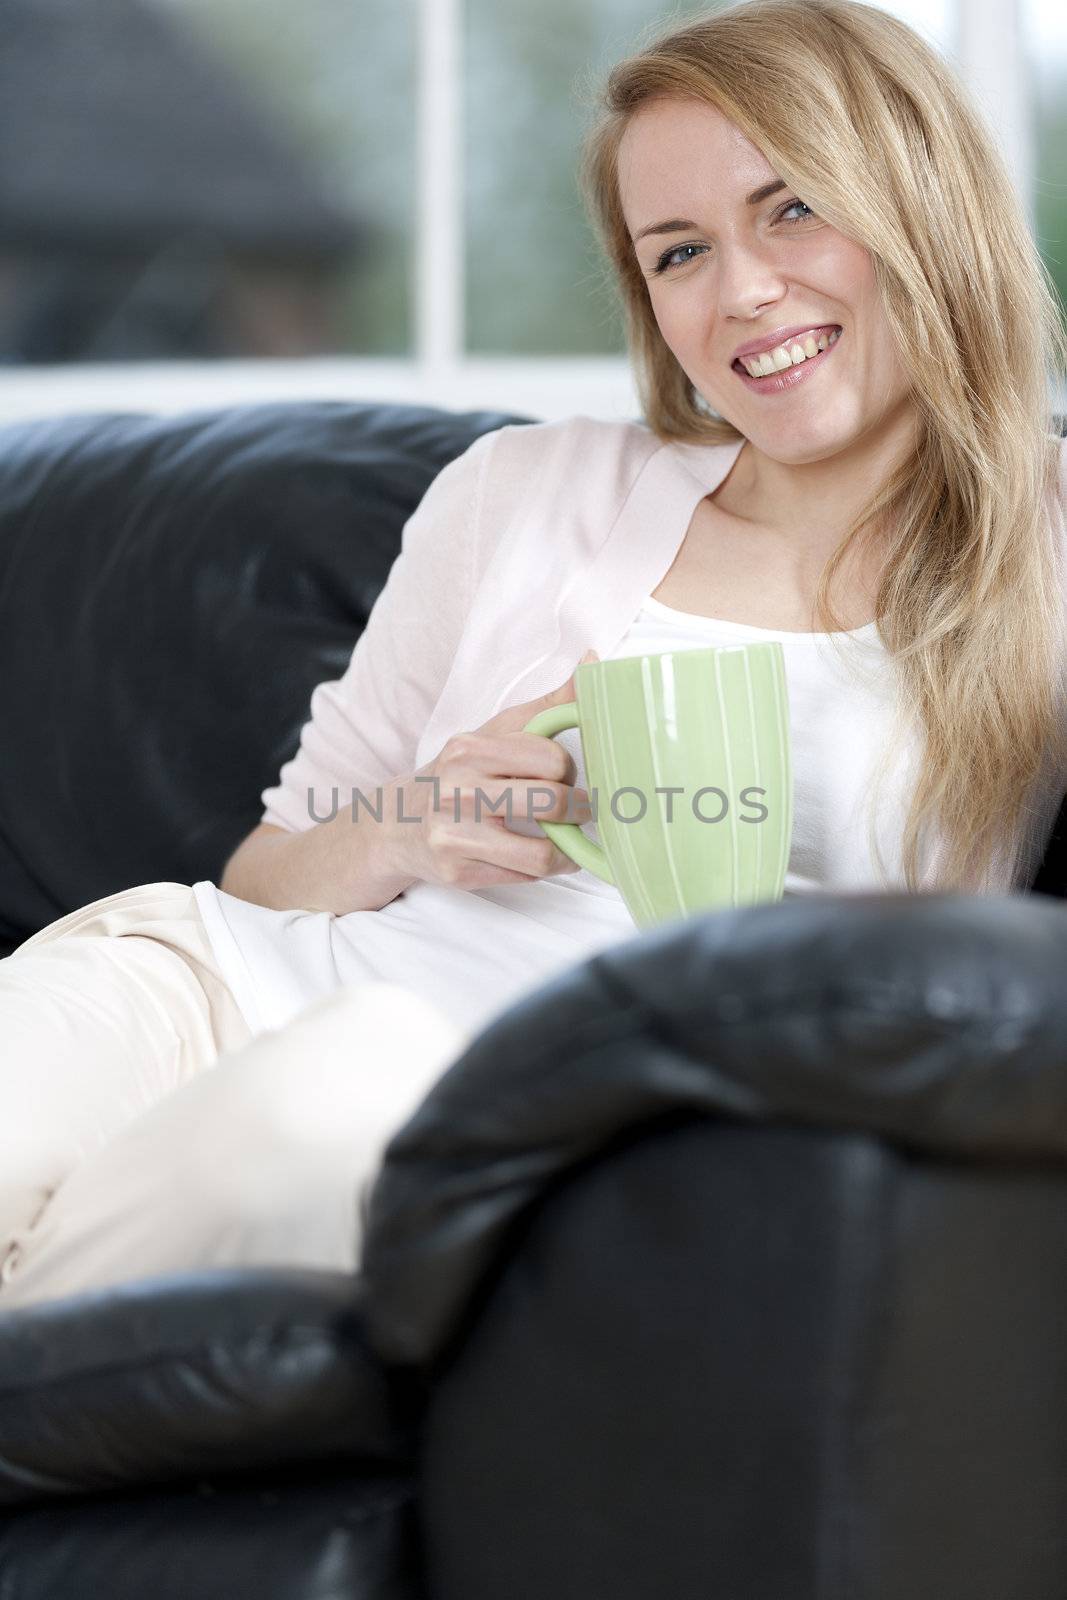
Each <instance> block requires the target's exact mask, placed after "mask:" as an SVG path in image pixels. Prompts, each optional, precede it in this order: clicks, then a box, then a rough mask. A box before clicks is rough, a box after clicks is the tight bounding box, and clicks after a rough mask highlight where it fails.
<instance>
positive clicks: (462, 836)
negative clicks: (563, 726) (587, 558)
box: [385, 651, 598, 889]
mask: <svg viewBox="0 0 1067 1600" xmlns="http://www.w3.org/2000/svg"><path fill="white" fill-rule="evenodd" d="M596 659H598V657H596V655H595V652H593V651H587V652H586V654H585V655H584V656H583V657H582V661H588V660H596ZM579 664H580V663H579ZM574 697H575V686H574V674H573V673H571V676H570V677H569V678H568V679H567V681H566V683H563V684H561V685H560V687H559V688H558V689H552V690H550V691H549V693H548V694H544V695H541V696H539V697H538V699H536V700H529V701H527V702H526V703H525V704H524V705H519V706H509V707H508V708H507V710H505V711H501V712H498V714H497V715H496V716H495V717H490V719H489V721H488V722H485V723H483V724H482V726H481V727H480V728H478V729H477V730H476V731H475V732H473V733H455V734H453V735H452V737H451V738H450V739H449V740H448V741H447V742H446V743H445V745H444V747H443V748H442V749H441V750H440V751H439V753H438V754H437V756H436V757H435V758H434V760H433V761H429V762H427V764H426V765H425V766H424V767H420V768H419V770H418V772H416V773H413V774H412V775H411V777H409V778H401V779H399V780H397V782H396V783H395V784H393V785H392V795H391V798H390V807H391V818H390V823H389V834H388V838H387V840H386V841H385V857H386V860H387V861H388V863H389V865H390V867H391V868H392V869H393V870H394V871H396V872H397V873H398V874H399V875H400V876H402V877H404V878H408V879H410V880H411V881H413V882H422V883H438V884H445V885H448V886H449V887H450V888H454V889H483V888H487V887H488V886H489V885H491V884H497V883H533V882H535V881H536V880H537V879H538V878H546V877H549V876H551V875H552V874H554V873H560V872H577V871H578V870H579V868H578V865H577V863H576V862H574V861H572V860H571V859H570V857H569V856H566V855H564V854H563V851H562V850H560V849H558V848H557V846H556V845H554V844H553V843H552V841H551V839H549V838H548V836H547V834H542V835H541V836H540V837H539V838H534V837H530V836H527V835H524V834H521V833H514V832H513V831H512V830H511V829H510V828H508V827H507V826H506V821H507V820H514V819H516V818H528V819H529V820H531V821H541V820H543V821H547V822H588V821H589V820H590V810H589V804H588V800H589V797H588V795H587V794H586V793H585V791H584V790H583V789H576V788H575V787H574V779H575V777H576V776H577V774H576V771H575V766H574V762H573V760H572V759H571V757H570V755H569V753H568V752H567V750H566V749H565V748H564V746H563V745H561V744H558V743H557V742H556V740H555V739H549V738H546V737H545V736H544V735H543V734H539V733H523V732H522V729H523V728H524V727H525V725H526V723H528V722H529V721H530V720H531V719H532V718H533V717H535V716H536V715H537V713H538V712H539V711H545V710H547V709H548V707H549V706H556V705H564V704H566V702H567V701H568V700H573V699H574ZM416 778H418V779H420V780H421V781H419V782H416V781H415V780H416ZM435 779H436V780H437V781H436V782H434V781H433V780H435ZM397 790H399V791H400V792H401V794H402V797H403V815H404V817H405V818H416V819H417V820H416V821H403V822H401V821H398V820H397V811H396V798H395V796H396V791H397ZM479 790H480V791H481V793H480V794H479V793H478V791H479ZM550 798H551V805H549V799H550Z"/></svg>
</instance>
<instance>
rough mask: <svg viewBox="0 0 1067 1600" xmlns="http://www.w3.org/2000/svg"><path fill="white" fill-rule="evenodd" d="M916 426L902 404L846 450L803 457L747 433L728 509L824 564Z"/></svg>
mask: <svg viewBox="0 0 1067 1600" xmlns="http://www.w3.org/2000/svg"><path fill="white" fill-rule="evenodd" d="M914 429H915V416H914V412H913V410H912V409H911V407H904V406H902V407H901V408H900V409H899V410H898V412H896V413H895V414H894V415H893V416H892V417H887V418H883V420H882V422H881V423H880V424H879V426H878V427H877V428H874V429H871V430H870V431H869V432H868V433H866V434H864V435H863V436H862V437H861V438H859V439H856V440H854V441H853V442H852V443H851V444H850V445H848V446H847V447H846V448H845V449H844V450H837V451H835V452H834V453H833V454H831V455H827V456H824V457H822V458H821V459H819V460H817V461H802V462H790V461H779V460H775V459H774V458H773V457H771V456H768V455H765V454H764V453H763V451H761V450H760V449H759V447H758V446H757V445H755V444H754V443H753V442H752V440H751V439H747V440H746V441H745V443H744V444H743V445H742V447H741V450H740V452H739V453H738V457H737V460H736V461H735V462H734V466H733V468H732V470H731V472H730V474H729V477H728V478H727V480H726V483H725V484H724V485H723V488H724V490H726V491H727V492H726V495H725V501H726V503H725V504H724V505H723V509H724V510H727V511H730V512H731V514H732V515H734V516H736V517H737V518H738V519H739V520H740V521H742V522H748V523H752V524H753V525H754V526H755V527H757V528H759V529H760V530H761V531H763V532H765V533H768V534H770V535H772V536H773V537H774V538H775V539H779V540H781V542H782V544H783V546H785V547H787V548H788V549H790V550H792V551H793V552H794V553H795V555H796V557H797V559H798V561H799V562H801V563H803V562H804V558H805V557H807V558H809V559H810V558H813V557H814V558H816V559H817V560H819V561H820V562H821V561H822V560H823V559H825V557H826V556H828V555H829V554H830V552H831V551H833V550H834V549H836V547H837V545H839V544H840V542H841V540H842V539H843V538H844V537H845V534H846V533H847V532H848V529H849V527H850V526H851V525H852V522H853V520H854V519H855V517H856V516H857V515H858V514H859V512H860V511H861V510H862V508H863V507H864V505H865V504H866V503H867V501H868V500H869V499H870V498H871V494H872V492H873V490H874V489H875V488H876V487H877V485H878V484H880V483H881V482H882V481H883V480H884V479H885V478H886V477H888V475H889V474H890V472H892V470H893V469H894V467H896V466H897V465H899V463H900V462H901V461H902V460H904V459H905V457H906V456H907V455H908V453H909V452H910V451H911V449H912V448H913V444H914ZM713 498H714V499H715V501H716V504H720V503H721V502H720V500H719V496H718V495H715V496H714V497H713Z"/></svg>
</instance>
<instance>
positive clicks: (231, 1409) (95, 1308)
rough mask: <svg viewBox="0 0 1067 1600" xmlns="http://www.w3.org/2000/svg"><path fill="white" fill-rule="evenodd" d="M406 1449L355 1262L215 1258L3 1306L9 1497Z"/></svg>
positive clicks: (389, 1460) (0, 1328)
mask: <svg viewBox="0 0 1067 1600" xmlns="http://www.w3.org/2000/svg"><path fill="white" fill-rule="evenodd" d="M406 1460H407V1450H406V1446H405V1441H404V1436H403V1428H402V1426H401V1425H399V1424H398V1423H397V1422H396V1420H395V1418H394V1408H393V1403H392V1398H391V1394H390V1389H389V1384H388V1381H387V1379H386V1377H385V1376H384V1374H383V1372H382V1370H381V1369H380V1367H379V1366H378V1364H377V1363H376V1361H375V1360H374V1358H373V1357H372V1356H371V1355H370V1354H369V1352H368V1350H367V1348H366V1346H365V1343H364V1339H363V1331H362V1311H361V1304H360V1291H359V1287H358V1281H357V1280H356V1279H355V1278H353V1277H351V1276H350V1275H348V1274H344V1273H332V1272H319V1271H314V1270H308V1269H286V1270H280V1269H279V1270H273V1269H270V1270H268V1269H255V1270H251V1269H250V1270H245V1271H233V1270H230V1269H219V1270H217V1271H200V1272H196V1273H188V1274H180V1275H173V1276H168V1277H166V1278H155V1279H145V1280H138V1281H136V1282H133V1283H130V1284H124V1285H122V1286H119V1287H116V1288H114V1289H109V1290H101V1291H93V1292H89V1293H83V1294H78V1295H72V1296H70V1297H68V1298H66V1299H63V1300H57V1301H51V1302H45V1303H42V1304H41V1305H39V1306H33V1307H25V1308H23V1309H20V1310H18V1311H12V1312H8V1313H6V1314H0V1508H3V1507H9V1506H14V1505H19V1504H26V1503H29V1502H33V1501H39V1500H41V1499H47V1498H51V1497H54V1496H57V1495H69V1494H75V1493H86V1492H100V1491H104V1490H111V1489H115V1488H118V1487H121V1486H136V1487H141V1486H144V1485H147V1484H152V1483H165V1482H172V1481H175V1480H179V1479H185V1478H189V1477H190V1476H195V1477H196V1478H197V1479H205V1478H208V1477H210V1476H213V1475H219V1474H222V1475H225V1474H228V1473H235V1472H244V1471H255V1470H259V1469H262V1468H267V1467H269V1468H272V1469H274V1468H282V1467H285V1466H289V1465H295V1464H298V1463H311V1462H315V1463H325V1462H335V1463H336V1462H345V1461H347V1462H349V1463H351V1464H352V1465H353V1466H359V1465H369V1464H373V1465H374V1466H375V1467H392V1466H394V1465H397V1464H401V1463H404V1462H406Z"/></svg>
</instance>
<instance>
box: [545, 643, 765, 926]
mask: <svg viewBox="0 0 1067 1600" xmlns="http://www.w3.org/2000/svg"><path fill="white" fill-rule="evenodd" d="M574 681H575V687H576V690H577V696H578V698H577V700H572V701H570V702H569V703H568V704H566V705H560V706H552V707H550V708H549V710H547V711H542V712H540V713H539V714H538V715H537V716H536V717H534V719H533V721H532V722H528V723H527V724H526V728H525V729H524V731H525V732H526V733H538V734H544V735H547V736H548V737H549V738H552V737H553V736H554V735H555V734H557V733H562V732H564V730H565V729H567V728H577V729H578V732H579V735H580V738H581V743H582V755H583V758H584V760H585V770H586V788H587V790H588V792H589V797H590V805H591V809H592V812H593V819H592V820H593V821H594V822H595V824H596V827H597V831H598V833H599V834H600V837H601V839H602V841H603V844H602V845H599V844H597V843H596V841H595V840H593V839H590V838H588V837H587V836H586V835H585V834H584V833H583V832H582V830H581V827H580V826H579V824H578V823H575V822H542V821H541V820H540V819H538V826H539V827H541V828H543V829H544V831H545V833H546V834H547V835H548V837H549V838H550V839H551V840H552V841H553V843H554V844H556V845H558V846H559V848H560V849H561V850H562V851H563V852H564V854H565V855H568V856H570V858H571V860H572V861H575V862H577V864H578V865H579V866H580V867H585V868H586V869H587V870H588V871H589V872H593V873H595V874H596V876H597V877H598V878H602V879H603V880H604V882H605V883H611V884H614V885H615V887H616V888H617V889H618V890H619V893H620V894H621V895H622V898H623V900H624V902H625V904H626V907H627V910H628V911H629V912H630V915H631V916H632V917H633V919H634V922H635V923H636V924H637V925H638V927H640V928H646V927H652V926H654V925H655V924H656V923H660V922H667V921H670V920H672V919H674V918H676V917H685V916H692V915H694V914H696V913H698V912H701V911H708V910H715V909H719V908H722V907H727V906H742V905H753V904H758V903H760V902H762V901H771V900H780V899H781V897H782V894H783V892H784V888H785V875H786V869H787V866H788V863H789V852H790V846H791V844H792V836H793V767H792V757H791V749H790V734H789V697H788V693H787V689H786V677H785V657H784V654H783V651H782V646H781V644H780V643H779V642H778V641H777V640H768V641H766V642H761V643H759V644H742V645H725V646H716V647H713V648H703V649H696V650H667V651H664V652H663V653H662V654H658V655H642V656H623V657H620V658H617V659H615V660H611V661H589V662H583V663H582V664H581V665H580V666H578V667H577V668H576V669H575V673H574Z"/></svg>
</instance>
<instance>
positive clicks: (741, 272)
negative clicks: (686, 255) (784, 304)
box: [718, 239, 788, 322]
mask: <svg viewBox="0 0 1067 1600" xmlns="http://www.w3.org/2000/svg"><path fill="white" fill-rule="evenodd" d="M787 288H788V285H787V283H786V280H785V278H784V277H783V275H782V271H781V268H780V267H779V266H778V265H777V264H776V263H775V261H774V260H773V256H772V252H771V251H770V250H768V249H766V248H764V247H761V245H760V244H759V242H757V241H751V242H749V241H745V240H740V239H738V240H734V241H732V242H731V241H726V242H724V243H723V244H722V245H721V247H720V251H719V275H718V291H719V314H720V316H721V317H722V318H723V320H724V321H730V320H733V321H738V322H748V321H750V320H751V319H752V317H754V316H755V314H756V312H757V311H758V310H759V309H760V307H762V306H773V305H775V304H776V303H777V302H778V301H779V300H781V299H783V297H784V296H785V293H786V290H787Z"/></svg>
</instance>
